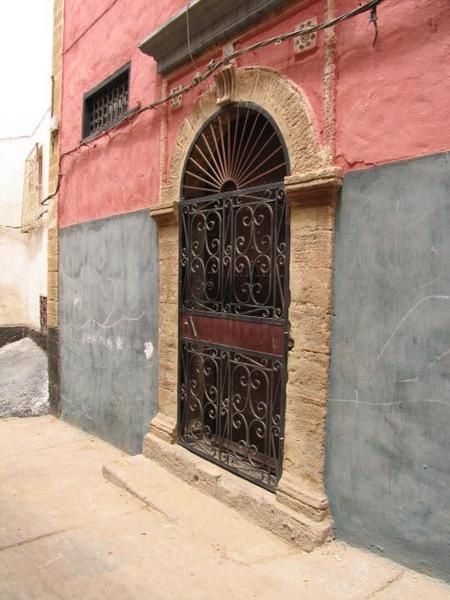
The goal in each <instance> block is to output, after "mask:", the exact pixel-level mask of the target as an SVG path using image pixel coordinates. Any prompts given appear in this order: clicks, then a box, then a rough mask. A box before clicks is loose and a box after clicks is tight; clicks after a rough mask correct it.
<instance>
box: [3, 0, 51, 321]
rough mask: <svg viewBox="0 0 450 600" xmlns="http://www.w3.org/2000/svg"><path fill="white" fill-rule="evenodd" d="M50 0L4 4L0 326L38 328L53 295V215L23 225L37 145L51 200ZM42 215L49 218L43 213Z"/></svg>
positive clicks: (45, 191)
mask: <svg viewBox="0 0 450 600" xmlns="http://www.w3.org/2000/svg"><path fill="white" fill-rule="evenodd" d="M52 7H53V3H52V0H26V1H25V3H9V4H5V5H4V6H2V19H1V21H0V53H1V56H2V57H3V58H2V80H3V85H2V93H1V94H0V326H4V325H18V324H26V325H29V326H32V327H33V328H35V329H39V327H40V311H39V303H40V299H39V297H40V296H41V295H42V296H46V295H47V225H46V223H47V215H46V214H45V212H44V211H45V206H42V205H40V202H39V209H38V211H37V216H38V217H39V218H38V221H37V225H36V226H35V227H33V228H31V229H30V231H29V232H27V233H25V232H23V231H22V230H21V226H22V200H23V187H24V171H25V162H26V159H27V157H28V156H29V155H30V153H32V151H33V148H35V145H36V144H39V147H40V151H41V152H42V173H41V182H42V185H41V188H40V191H39V194H40V201H42V200H43V199H44V198H45V197H46V196H47V195H48V185H47V182H48V160H49V144H50V117H51V96H52V93H51V88H52V86H51V60H52V27H53V22H52V18H53V13H52ZM41 213H43V214H41Z"/></svg>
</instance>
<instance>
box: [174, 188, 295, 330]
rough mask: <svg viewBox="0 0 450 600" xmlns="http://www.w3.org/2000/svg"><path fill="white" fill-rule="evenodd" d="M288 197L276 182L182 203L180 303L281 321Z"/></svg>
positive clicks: (283, 305)
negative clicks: (243, 190)
mask: <svg viewBox="0 0 450 600" xmlns="http://www.w3.org/2000/svg"><path fill="white" fill-rule="evenodd" d="M286 211H287V206H286V197H285V193H284V189H283V187H282V186H280V185H276V186H265V187H263V188H253V189H250V190H246V191H245V192H244V193H237V192H235V193H229V194H220V195H218V196H214V197H209V198H206V199H196V200H195V201H191V202H184V203H183V204H182V206H181V218H180V221H181V286H182V287H181V301H182V307H183V308H184V309H188V310H196V311H199V312H203V313H211V312H212V313H223V314H228V315H241V316H252V317H261V318H263V319H268V320H272V319H273V320H282V319H283V318H284V317H285V313H286V310H285V309H286V283H287V251H288V238H287V219H286Z"/></svg>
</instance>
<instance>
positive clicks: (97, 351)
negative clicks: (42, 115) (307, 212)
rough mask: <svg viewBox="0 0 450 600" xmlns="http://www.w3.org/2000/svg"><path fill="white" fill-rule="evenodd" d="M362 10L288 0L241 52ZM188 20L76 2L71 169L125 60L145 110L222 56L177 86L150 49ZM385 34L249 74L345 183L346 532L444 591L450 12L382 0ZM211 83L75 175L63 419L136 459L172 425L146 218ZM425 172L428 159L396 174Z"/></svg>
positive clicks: (254, 59) (68, 109)
mask: <svg viewBox="0 0 450 600" xmlns="http://www.w3.org/2000/svg"><path fill="white" fill-rule="evenodd" d="M333 4H335V8H334V10H333ZM357 4H358V3H357V2H356V1H355V0H353V1H351V0H337V1H336V2H335V3H333V2H331V1H329V0H328V1H326V0H320V1H318V0H316V1H312V2H293V3H292V4H290V5H289V6H288V8H287V9H286V10H285V11H283V12H280V13H277V15H275V16H273V18H271V19H270V20H267V22H266V23H261V24H258V25H257V26H255V27H252V28H251V31H248V32H246V33H243V34H242V35H239V36H238V37H237V38H236V39H235V40H234V41H235V47H236V48H240V47H243V46H246V45H248V44H251V43H253V42H255V41H258V40H260V39H263V38H266V37H269V36H271V35H275V34H278V33H282V32H286V31H289V30H293V29H294V28H295V27H296V26H297V25H298V24H299V23H301V22H303V21H305V20H307V19H310V18H312V17H317V20H318V21H319V22H321V21H324V20H325V19H327V18H329V17H331V16H333V15H334V14H341V13H343V12H345V11H347V10H349V9H352V8H355V7H356V6H357ZM185 6H186V1H185V0H166V1H163V0H161V1H159V2H148V1H146V0H127V1H125V0H116V1H111V0H98V1H97V2H89V3H79V2H75V0H66V2H65V8H64V23H65V31H64V51H63V84H62V90H63V91H62V94H63V100H62V103H63V104H62V124H61V132H60V142H61V145H60V151H61V153H64V152H68V151H70V150H72V149H74V148H76V147H77V146H78V145H79V143H80V137H81V123H82V99H83V94H85V93H86V92H87V91H89V90H90V89H91V88H92V87H93V86H95V85H97V84H98V83H99V82H101V81H102V80H104V79H105V78H106V77H108V76H109V75H111V74H112V73H113V72H114V71H116V70H117V69H118V68H120V67H121V66H123V65H124V64H125V63H128V62H130V63H131V79H130V100H129V107H130V108H131V109H132V108H134V107H137V106H139V105H145V104H147V103H150V102H151V101H153V100H155V99H157V98H158V97H160V96H161V95H163V94H165V93H166V92H167V91H169V90H170V89H171V88H172V87H174V86H177V85H179V84H181V83H188V82H190V81H191V80H192V77H193V75H194V73H195V72H196V71H198V70H201V69H202V68H204V67H205V66H206V65H207V63H208V61H209V60H211V59H212V58H215V59H217V58H219V57H221V55H222V48H214V49H212V50H211V52H209V53H206V54H205V55H204V56H202V57H200V58H196V60H195V65H192V64H190V63H189V64H188V65H187V66H185V67H183V68H181V69H179V70H178V71H176V72H174V73H173V74H171V75H170V76H169V77H167V78H164V79H163V78H162V77H160V76H159V75H158V74H157V70H156V64H155V62H154V61H153V59H152V58H150V57H148V56H146V55H144V54H142V53H141V52H140V51H139V50H138V44H139V43H140V42H141V41H142V40H143V38H144V37H146V36H147V35H148V34H149V33H150V32H152V31H153V30H154V29H156V28H157V27H159V26H161V25H162V24H163V23H164V22H165V21H167V20H168V19H169V18H170V17H171V16H173V15H174V14H175V13H176V12H177V11H178V10H180V9H181V8H184V7H185ZM378 20H379V21H378V25H379V35H378V40H377V42H376V44H375V45H373V37H374V30H373V26H372V25H371V24H370V23H369V17H368V14H365V15H362V16H359V17H357V18H355V19H353V20H351V21H349V22H346V23H343V24H340V25H338V26H337V27H336V28H335V32H334V33H332V32H330V31H329V32H328V33H327V34H325V33H324V32H322V33H319V34H318V43H317V47H316V48H315V49H314V50H312V51H310V52H306V53H304V54H299V55H295V54H294V52H293V42H292V41H289V42H284V43H282V44H279V45H275V46H271V47H270V48H269V49H263V50H260V51H255V52H252V53H251V54H248V55H246V56H244V57H242V58H239V59H238V61H237V66H238V67H243V66H258V67H269V68H273V69H275V70H276V71H278V72H280V73H281V74H282V75H283V76H284V77H286V78H287V79H289V80H290V81H292V82H293V83H294V84H295V85H296V86H298V88H300V90H301V92H302V93H303V94H304V97H305V102H306V104H307V106H308V111H309V114H310V117H311V120H312V122H313V125H314V131H315V134H316V138H317V141H318V143H319V144H320V145H321V147H322V149H324V150H325V151H327V152H328V156H329V158H330V161H329V162H330V163H334V164H337V165H339V166H341V167H342V168H343V170H344V172H345V175H346V176H345V179H344V189H343V192H342V198H341V204H340V207H339V212H338V219H337V231H336V235H337V239H336V260H335V265H334V274H335V276H334V286H335V309H334V310H335V315H336V316H335V322H334V330H333V347H332V372H331V390H330V394H329V399H330V402H329V418H328V436H329V441H328V449H327V457H328V465H327V493H328V494H329V496H330V500H331V506H332V513H333V517H334V519H335V523H336V531H337V534H338V535H339V536H343V537H345V538H347V539H349V540H351V541H353V542H355V543H359V544H362V545H369V546H370V547H371V548H372V549H375V550H378V551H380V552H382V551H385V552H386V553H387V554H389V555H391V556H394V557H395V558H397V559H398V560H403V561H406V562H408V563H409V564H412V565H413V566H416V567H417V566H418V567H419V568H423V569H426V570H429V571H434V572H436V573H438V574H440V575H443V574H444V573H445V571H446V572H447V573H448V572H449V569H450V564H449V563H448V555H449V552H448V550H449V546H448V539H449V535H450V532H449V530H448V519H447V515H446V509H447V512H448V503H447V505H446V504H445V502H446V498H447V496H448V494H447V490H448V486H449V485H450V481H449V470H448V459H447V457H448V454H449V441H448V439H449V438H448V431H449V425H450V422H449V414H450V413H449V412H448V404H447V402H448V377H447V376H446V370H447V371H448V365H447V362H448V361H447V352H448V348H449V347H450V339H449V337H448V331H449V330H450V328H449V325H450V323H449V318H448V298H449V296H448V294H450V291H449V289H448V285H447V284H448V283H449V282H448V277H447V274H446V266H448V265H447V262H448V261H447V262H446V259H445V257H446V256H448V255H449V250H450V248H449V247H448V239H447V238H446V237H445V234H446V231H448V225H449V224H450V223H449V213H448V206H446V203H448V196H449V191H450V190H449V183H448V181H449V180H448V168H449V158H448V154H445V152H447V151H448V150H449V149H450V140H449V133H448V132H449V131H450V111H449V110H448V99H449V97H450V61H449V60H448V57H449V56H450V35H449V34H450V12H449V11H448V2H447V0H422V1H421V2H418V1H417V0H405V1H404V2H396V1H395V0H384V1H383V3H382V4H381V5H380V6H379V8H378ZM212 83H213V82H212V80H209V81H207V82H205V83H203V84H201V85H200V86H198V87H197V88H196V89H195V90H193V91H192V92H190V93H189V94H188V95H186V96H185V97H184V98H183V103H182V107H181V108H180V109H179V110H176V111H172V110H171V109H170V107H169V106H167V105H166V106H164V107H161V108H160V109H158V110H154V111H149V112H146V113H144V114H142V115H140V116H138V117H136V118H135V119H131V120H130V121H129V122H127V123H126V124H125V125H123V126H121V127H118V128H115V129H112V130H111V131H110V132H109V134H108V135H107V136H101V137H99V138H98V139H96V140H94V141H92V142H91V143H90V144H89V145H88V146H86V147H82V148H80V149H79V150H78V151H76V152H74V153H73V154H70V156H67V157H66V158H64V160H63V162H62V174H63V178H62V182H61V190H60V196H59V205H58V225H59V228H60V232H59V235H60V249H59V252H60V254H59V260H60V280H59V283H60V286H61V299H60V308H59V310H60V324H61V398H62V410H63V416H64V417H65V418H67V419H69V420H71V421H72V422H74V423H76V424H78V425H81V426H82V427H84V428H86V429H89V430H91V431H94V432H95V433H97V434H98V435H100V436H102V437H104V438H105V439H108V440H109V441H111V442H113V443H115V444H117V445H118V446H120V447H122V448H124V449H125V450H127V451H128V452H132V453H136V452H140V451H141V447H142V439H143V435H144V433H145V432H146V431H147V429H148V425H149V421H150V419H151V417H152V416H153V415H154V414H155V412H156V410H157V377H158V374H157V364H156V350H157V348H156V343H157V325H158V298H159V291H158V286H157V281H158V257H157V236H156V227H155V224H154V223H153V222H152V221H151V218H150V217H149V215H148V210H147V209H148V207H150V206H151V205H153V204H158V203H159V202H160V199H161V194H160V190H161V186H163V185H164V184H165V183H167V179H168V169H169V165H170V161H171V158H172V157H173V156H174V154H175V152H174V150H175V144H176V138H177V134H178V133H179V131H180V129H181V128H182V126H183V124H184V123H185V122H186V119H188V118H189V115H190V113H191V111H192V109H193V107H194V105H195V103H196V102H197V100H198V98H199V97H200V96H201V95H202V94H204V93H205V91H206V90H207V89H208V88H209V86H211V84H212ZM417 157H424V158H422V159H418V160H406V162H399V161H402V160H405V159H417ZM387 163H391V164H387ZM446 173H447V175H446ZM135 211H138V212H135ZM105 217H106V218H105ZM173 227H176V225H173ZM164 241H165V240H164V238H163V237H162V241H161V243H164ZM167 250H168V252H172V253H174V256H175V255H176V251H177V249H176V248H173V247H167ZM447 270H448V269H447ZM172 292H173V294H175V293H176V290H175V289H174V290H172V289H167V290H164V291H163V293H164V294H167V295H171V294H172ZM162 322H163V321H162ZM163 323H164V322H163ZM174 352H176V350H174ZM446 366H447V369H446ZM445 394H447V398H446V395H445ZM446 527H447V529H446Z"/></svg>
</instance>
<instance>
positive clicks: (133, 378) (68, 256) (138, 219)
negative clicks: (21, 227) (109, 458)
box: [59, 211, 158, 454]
mask: <svg viewBox="0 0 450 600" xmlns="http://www.w3.org/2000/svg"><path fill="white" fill-rule="evenodd" d="M59 243H60V273H59V285H60V352H61V365H60V368H61V371H60V376H61V407H62V416H63V418H65V419H67V420H68V421H70V422H71V423H74V424H76V425H78V426H80V427H82V428H84V429H87V430H88V431H91V432H93V433H95V434H97V435H99V436H100V437H102V438H103V439H106V440H107V441H109V442H111V443H113V444H115V445H116V446H118V447H120V448H122V449H123V450H125V451H127V452H128V453H130V454H138V453H139V452H140V451H141V449H142V440H143V436H144V434H145V433H146V432H147V430H148V424H149V422H150V420H151V417H152V416H153V415H154V414H155V412H156V406H157V404H156V403H157V386H158V378H157V361H156V359H157V351H158V345H157V331H158V273H157V264H158V256H157V252H158V250H157V243H156V227H155V224H154V223H153V222H152V219H151V217H150V215H149V214H148V211H142V212H136V213H131V214H128V215H123V216H120V217H116V218H109V219H104V220H99V221H94V222H91V223H85V224H82V225H77V226H74V227H69V228H66V229H64V230H62V231H61V233H60V240H59Z"/></svg>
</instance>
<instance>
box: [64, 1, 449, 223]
mask: <svg viewBox="0 0 450 600" xmlns="http://www.w3.org/2000/svg"><path fill="white" fill-rule="evenodd" d="M185 4H186V2H185V0H165V1H163V0H159V1H158V2H148V1H146V0H116V1H115V2H114V1H112V0H109V1H107V0H89V1H85V2H83V3H80V2H77V1H76V0H66V2H65V41H64V48H65V52H64V59H63V61H64V62H63V113H62V127H61V146H62V147H61V150H62V152H65V151H67V150H70V149H71V148H74V147H76V146H77V145H78V144H79V142H80V137H81V120H82V99H83V94H84V93H85V92H86V91H88V90H89V89H91V88H92V87H93V86H95V85H96V84H97V83H99V82H100V81H102V80H103V79H105V78H106V77H108V76H109V75H110V74H111V73H113V72H114V71H115V70H117V69H118V68H120V67H121V66H122V65H124V64H125V63H127V62H129V61H131V82H130V83H131V86H130V107H133V106H136V105H137V103H141V105H143V104H146V103H149V102H151V101H152V100H154V99H155V98H157V97H159V96H160V95H161V92H162V85H163V82H162V79H161V78H160V77H159V76H158V75H157V73H156V65H155V63H154V61H153V59H151V58H150V57H148V56H146V55H144V54H142V53H141V52H140V51H139V50H138V49H137V46H138V44H139V42H140V41H142V39H143V38H144V37H145V36H146V35H148V34H149V33H150V32H151V31H152V30H153V29H155V28H156V27H158V26H160V25H161V24H162V23H164V22H165V21H166V20H167V19H168V18H170V16H172V15H173V14H175V13H176V12H177V11H178V10H180V8H182V7H183V6H185ZM355 6H356V2H355V0H338V1H337V12H338V13H342V12H344V11H346V10H348V9H350V8H354V7H355ZM108 7H110V8H109V9H108ZM447 9H448V0H423V1H421V2H417V1H416V0H405V1H404V2H401V3H400V2H398V1H396V0H385V2H384V3H383V4H382V5H381V6H380V8H379V9H378V15H379V25H380V35H379V38H378V42H377V44H376V46H375V48H373V47H372V38H373V29H372V27H371V26H370V24H369V23H368V15H362V16H359V17H357V18H356V19H353V20H352V21H350V22H347V23H344V24H341V25H339V26H338V27H337V28H336V33H337V42H336V56H337V58H336V89H335V109H336V132H335V135H336V162H337V163H338V164H340V165H342V166H343V167H344V169H345V170H350V169H357V168H364V167H368V166H371V165H375V164H381V163H384V162H390V161H394V160H398V159H402V158H409V157H414V156H421V155H425V154H431V153H434V152H439V151H443V150H448V149H450V133H449V132H450V110H449V109H448V106H449V104H450V102H449V101H450V60H449V58H450V11H448V10H447ZM325 10H326V2H325V1H324V0H318V1H316V2H306V3H301V6H295V7H293V8H291V9H290V10H289V11H288V12H286V13H285V15H284V16H283V17H282V18H281V17H280V18H278V20H275V21H273V20H272V21H271V25H270V26H267V25H264V24H263V25H260V26H259V27H258V28H252V31H251V34H247V35H242V36H240V37H239V38H238V40H237V47H240V46H242V45H244V46H246V45H248V44H251V43H252V42H254V41H257V40H259V39H263V38H265V37H269V36H271V35H275V34H277V33H280V32H285V31H289V30H292V29H294V28H295V26H296V25H297V24H298V23H300V22H302V21H304V20H306V19H309V18H311V17H312V16H317V19H318V21H322V20H324V19H325V18H326V14H325ZM105 11H106V12H105ZM99 17H100V18H99ZM83 32H85V33H84V34H83ZM80 36H81V37H80ZM324 41H325V35H324V33H320V34H319V39H318V47H317V49H316V50H314V51H312V52H310V53H306V54H303V55H298V56H295V55H294V53H293V51H292V42H286V43H283V44H280V45H278V46H272V47H270V48H266V49H263V50H260V51H258V52H254V53H252V54H249V55H247V56H245V57H242V58H241V59H239V62H238V65H239V66H247V65H261V66H269V67H273V68H275V69H277V70H279V71H281V72H282V73H283V74H284V75H285V76H286V77H288V78H290V79H291V80H293V81H294V82H296V84H297V85H298V86H299V87H301V89H302V90H303V91H304V93H305V94H306V96H307V98H308V101H309V103H310V105H311V108H312V111H313V113H314V122H315V127H316V131H317V135H318V137H319V140H320V141H321V143H324V144H325V143H327V136H326V131H325V112H324V54H325V53H324ZM220 52H221V50H220V49H218V50H216V51H214V52H212V53H210V54H208V55H206V56H205V57H204V58H203V59H201V60H197V61H196V62H197V68H196V69H193V68H191V66H188V67H186V68H185V69H184V71H180V72H179V73H178V74H175V75H173V76H171V77H170V78H169V79H168V81H167V82H166V83H167V87H168V89H170V88H171V87H173V86H174V85H178V84H179V83H187V82H188V81H190V80H191V78H192V75H193V73H194V72H195V71H196V70H197V69H200V68H202V67H203V66H204V65H205V64H206V63H207V61H208V60H210V58H211V57H213V56H214V57H217V56H220ZM207 85H209V83H206V82H205V83H203V84H202V86H200V87H199V88H197V89H196V90H194V91H193V92H191V93H190V94H188V95H187V96H185V97H184V101H183V107H182V108H181V109H180V110H178V111H175V112H170V113H169V119H168V129H167V155H166V159H167V160H166V164H167V162H168V160H169V159H170V154H171V152H172V149H173V144H174V141H175V138H176V135H177V132H178V131H179V128H180V126H181V124H182V122H183V119H184V118H185V117H186V115H188V114H189V112H190V110H191V109H192V107H193V105H194V104H195V101H196V100H197V98H198V96H199V95H200V94H201V93H202V92H203V91H204V89H205V88H206V86H207ZM162 112H164V111H162ZM160 123H161V116H160V111H152V112H148V113H145V114H143V115H141V116H139V117H137V118H136V119H135V120H134V121H132V122H130V123H129V124H127V125H125V126H123V127H121V128H118V129H115V130H114V129H113V130H111V132H110V135H109V137H101V138H99V139H98V140H97V141H96V142H94V143H93V144H92V145H91V147H89V148H82V149H80V151H78V152H77V153H76V154H75V155H72V156H70V157H68V158H66V159H65V160H64V161H63V173H64V178H63V182H62V187H61V194H60V207H59V224H60V226H62V227H64V226H68V225H72V224H75V223H80V222H83V221H88V220H91V219H96V218H101V217H105V216H108V215H113V214H120V213H123V212H127V211H133V210H138V209H141V208H145V207H147V206H149V205H150V204H154V203H157V202H158V201H159V198H158V195H159V174H160V163H159V160H160V159H159V157H160Z"/></svg>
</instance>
